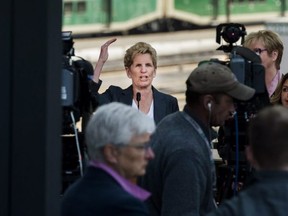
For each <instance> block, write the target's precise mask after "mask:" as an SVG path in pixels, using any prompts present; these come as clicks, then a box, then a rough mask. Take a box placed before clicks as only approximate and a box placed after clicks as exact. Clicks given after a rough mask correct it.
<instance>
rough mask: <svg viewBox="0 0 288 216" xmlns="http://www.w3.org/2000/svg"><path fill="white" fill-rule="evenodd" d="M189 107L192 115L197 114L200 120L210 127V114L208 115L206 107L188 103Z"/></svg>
mask: <svg viewBox="0 0 288 216" xmlns="http://www.w3.org/2000/svg"><path fill="white" fill-rule="evenodd" d="M187 107H188V109H189V110H190V112H191V113H192V115H195V116H197V118H198V120H200V121H201V122H202V123H203V124H204V125H205V126H206V127H209V116H208V115H207V112H205V108H204V107H200V106H198V105H193V106H189V105H187Z"/></svg>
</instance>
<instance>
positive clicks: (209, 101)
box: [203, 95, 214, 112]
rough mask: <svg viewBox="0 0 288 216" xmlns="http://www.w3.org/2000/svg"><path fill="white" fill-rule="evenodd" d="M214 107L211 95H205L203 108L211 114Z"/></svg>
mask: <svg viewBox="0 0 288 216" xmlns="http://www.w3.org/2000/svg"><path fill="white" fill-rule="evenodd" d="M213 105H214V98H213V96H212V95H205V96H204V98H203V106H204V107H205V109H206V110H208V111H209V112H211V110H212V107H213Z"/></svg>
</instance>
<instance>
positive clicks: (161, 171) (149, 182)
mask: <svg viewBox="0 0 288 216" xmlns="http://www.w3.org/2000/svg"><path fill="white" fill-rule="evenodd" d="M186 86H187V88H186V105H185V107H184V110H183V111H182V112H176V113H175V114H171V115H169V116H167V117H166V118H165V119H163V120H162V121H161V122H160V123H159V124H158V126H157V129H156V132H155V134H154V135H153V136H152V139H151V145H152V148H153V150H154V152H155V155H156V157H155V159H154V160H152V161H151V162H150V163H149V165H148V167H147V173H146V175H145V176H144V178H143V179H141V180H140V184H141V185H142V186H143V187H145V188H146V189H147V190H149V191H150V192H151V193H152V196H151V198H150V199H149V200H148V204H149V207H150V211H151V215H153V216H154V215H162V216H164V215H165V216H168V215H171V216H175V215H177V216H182V215H183V216H184V215H185V216H189V215H191V216H192V215H193V216H197V215H205V214H206V213H208V212H210V211H212V210H214V209H215V208H216V206H215V203H214V200H213V185H214V187H215V181H216V177H215V167H214V160H213V158H212V152H211V132H210V129H211V128H210V127H211V126H222V125H224V122H225V121H226V120H228V119H229V118H231V117H232V114H233V113H234V111H235V107H234V102H233V98H236V99H239V100H248V99H250V98H252V97H253V95H254V93H255V90H254V89H252V88H250V87H248V86H245V85H243V84H241V83H239V82H238V81H237V79H236V77H235V75H234V74H233V73H232V71H231V70H230V69H229V68H228V67H227V66H224V65H221V64H220V63H214V62H209V63H203V64H201V65H200V66H198V67H197V68H196V69H195V70H194V71H192V73H191V74H190V76H189V77H188V79H187V81H186Z"/></svg>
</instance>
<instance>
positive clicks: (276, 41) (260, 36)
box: [243, 30, 284, 70]
mask: <svg viewBox="0 0 288 216" xmlns="http://www.w3.org/2000/svg"><path fill="white" fill-rule="evenodd" d="M258 40H260V41H261V42H263V44H264V46H265V48H266V49H267V52H268V54H269V55H271V53H272V52H273V51H277V52H278V56H277V59H276V62H275V63H276V68H277V69H278V70H279V69H280V63H281V60H282V56H283V50H284V46H283V42H282V40H281V39H280V36H279V35H278V34H277V33H275V32H273V31H271V30H260V31H258V32H252V33H250V34H248V35H247V37H246V38H245V41H244V43H243V46H244V47H249V46H251V44H253V43H254V42H255V41H258Z"/></svg>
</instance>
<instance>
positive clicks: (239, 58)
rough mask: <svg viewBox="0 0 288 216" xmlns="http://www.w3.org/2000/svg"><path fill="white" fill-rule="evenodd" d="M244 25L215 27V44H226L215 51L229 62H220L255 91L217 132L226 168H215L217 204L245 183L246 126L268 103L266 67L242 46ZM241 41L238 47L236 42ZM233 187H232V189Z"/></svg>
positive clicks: (249, 170)
mask: <svg viewBox="0 0 288 216" xmlns="http://www.w3.org/2000/svg"><path fill="white" fill-rule="evenodd" d="M246 34H247V33H246V29H245V26H244V25H242V24H238V23H224V24H220V25H218V26H217V28H216V42H217V43H218V44H221V38H222V39H223V40H224V41H225V42H226V43H228V44H224V45H222V46H220V47H219V48H218V49H217V50H223V51H224V52H225V53H228V56H229V60H227V61H220V60H218V59H211V61H216V62H219V63H221V64H225V65H227V66H228V67H229V68H230V69H231V71H232V72H233V73H234V74H235V76H236V78H237V79H238V81H239V82H241V83H243V84H245V85H247V86H249V87H251V88H254V89H255V95H254V96H253V98H252V99H250V100H249V101H239V100H235V108H236V115H234V118H232V119H231V120H228V121H226V122H225V126H223V127H220V128H219V130H218V143H217V149H218V153H219V155H220V157H221V158H222V159H223V160H224V161H225V166H221V167H220V168H221V169H220V168H218V180H217V184H218V185H220V186H218V198H216V199H218V202H219V203H220V201H221V200H222V199H224V198H229V197H230V196H231V194H232V192H231V190H232V187H233V188H234V195H235V194H236V192H237V191H238V190H239V189H238V186H239V184H238V182H241V183H244V182H246V177H247V176H248V173H249V175H250V172H251V167H250V165H249V164H248V162H247V160H246V155H245V147H246V145H248V137H247V128H248V124H249V122H250V120H251V118H253V117H254V116H255V115H256V114H257V113H258V112H259V110H260V109H262V108H263V107H265V106H267V105H269V104H270V102H269V96H268V92H267V90H266V85H265V68H264V67H263V65H262V64H261V58H260V57H259V56H258V55H257V54H256V53H255V52H253V51H252V50H250V49H248V48H245V47H243V46H241V45H242V44H243V43H244V37H245V35H246ZM240 38H241V45H236V42H238V41H239V39H240ZM232 185H233V186H232Z"/></svg>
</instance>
